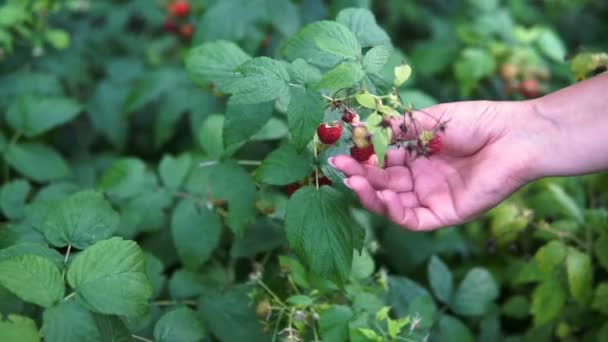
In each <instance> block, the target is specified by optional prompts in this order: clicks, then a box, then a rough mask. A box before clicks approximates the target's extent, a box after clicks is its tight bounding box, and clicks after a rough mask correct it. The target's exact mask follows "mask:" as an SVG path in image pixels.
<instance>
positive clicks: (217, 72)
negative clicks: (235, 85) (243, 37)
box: [186, 40, 251, 91]
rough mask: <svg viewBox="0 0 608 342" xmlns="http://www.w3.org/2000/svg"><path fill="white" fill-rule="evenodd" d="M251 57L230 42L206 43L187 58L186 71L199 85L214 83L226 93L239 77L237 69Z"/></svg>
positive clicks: (191, 52)
mask: <svg viewBox="0 0 608 342" xmlns="http://www.w3.org/2000/svg"><path fill="white" fill-rule="evenodd" d="M250 59H251V57H250V56H249V55H248V54H246V53H245V52H244V51H243V50H241V48H240V47H238V45H236V44H234V43H232V42H228V41H223V40H220V41H216V42H211V43H205V44H203V45H201V46H198V47H196V48H194V49H192V50H191V51H190V52H189V53H188V56H187V57H186V70H187V71H188V73H189V74H190V77H192V79H194V80H195V81H196V82H197V83H198V84H207V83H213V84H214V85H215V86H217V87H218V88H219V89H220V90H222V91H224V90H225V89H226V88H227V87H229V86H230V84H232V82H234V81H235V79H236V78H237V77H238V76H237V74H236V73H235V70H236V68H237V67H238V66H239V65H241V64H243V63H245V62H246V61H248V60H250Z"/></svg>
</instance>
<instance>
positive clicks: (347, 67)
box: [316, 62, 365, 92]
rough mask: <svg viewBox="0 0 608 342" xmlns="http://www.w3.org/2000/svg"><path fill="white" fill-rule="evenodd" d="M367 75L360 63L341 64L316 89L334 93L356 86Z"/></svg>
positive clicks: (326, 75)
mask: <svg viewBox="0 0 608 342" xmlns="http://www.w3.org/2000/svg"><path fill="white" fill-rule="evenodd" d="M364 75H365V72H364V71H363V68H362V67H361V64H360V63H358V62H344V63H340V64H339V65H338V66H336V67H335V68H333V69H331V70H329V71H328V72H327V73H325V74H324V75H323V77H322V78H321V80H320V81H319V83H317V85H316V89H327V90H330V91H332V92H335V91H338V90H340V89H343V88H351V87H353V86H355V85H356V84H357V83H358V82H359V81H360V80H361V79H362V78H363V76H364Z"/></svg>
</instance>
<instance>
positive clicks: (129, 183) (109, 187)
mask: <svg viewBox="0 0 608 342" xmlns="http://www.w3.org/2000/svg"><path fill="white" fill-rule="evenodd" d="M145 172H146V165H145V164H144V163H143V162H142V161H141V160H139V159H137V158H121V159H117V160H116V161H114V162H113V163H112V166H110V168H109V169H108V170H106V172H105V173H104V174H103V175H102V176H101V178H100V179H99V181H98V182H97V187H98V188H99V189H100V190H103V191H106V192H107V193H108V194H109V195H111V196H116V197H121V198H127V197H132V196H134V195H137V194H138V193H139V192H141V191H142V190H143V188H144V186H145V183H144V182H145V179H146V177H145Z"/></svg>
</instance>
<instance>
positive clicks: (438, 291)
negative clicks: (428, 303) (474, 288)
mask: <svg viewBox="0 0 608 342" xmlns="http://www.w3.org/2000/svg"><path fill="white" fill-rule="evenodd" d="M427 273H428V275H429V283H430V284H431V288H432V289H433V293H434V294H435V297H437V299H439V300H440V301H442V302H444V303H449V302H450V299H451V297H452V292H453V289H452V288H453V286H454V279H453V276H452V272H450V269H449V268H448V267H447V266H446V264H444V263H443V261H442V260H441V259H439V258H438V257H437V256H433V257H432V258H431V260H430V261H429V265H428V268H427Z"/></svg>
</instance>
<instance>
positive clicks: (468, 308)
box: [450, 267, 498, 316]
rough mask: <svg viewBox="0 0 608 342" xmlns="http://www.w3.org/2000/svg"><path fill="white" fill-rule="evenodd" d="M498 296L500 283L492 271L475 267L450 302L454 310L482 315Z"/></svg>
mask: <svg viewBox="0 0 608 342" xmlns="http://www.w3.org/2000/svg"><path fill="white" fill-rule="evenodd" d="M497 297H498V285H496V281H495V280H494V278H492V275H491V274H490V272H488V271H487V270H486V269H484V268H479V267H476V268H473V269H471V270H470V271H469V272H468V273H467V275H466V276H465V277H464V279H463V280H462V282H461V283H460V286H459V287H458V290H457V291H456V293H454V297H453V298H452V301H451V302H450V306H451V307H452V309H453V310H454V312H456V313H458V314H460V315H463V316H481V315H483V314H484V313H485V312H486V310H487V308H488V306H489V304H490V303H491V302H492V301H493V300H494V299H496V298H497Z"/></svg>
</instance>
